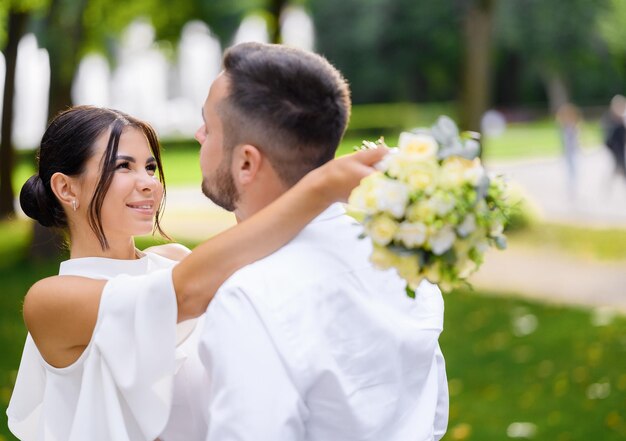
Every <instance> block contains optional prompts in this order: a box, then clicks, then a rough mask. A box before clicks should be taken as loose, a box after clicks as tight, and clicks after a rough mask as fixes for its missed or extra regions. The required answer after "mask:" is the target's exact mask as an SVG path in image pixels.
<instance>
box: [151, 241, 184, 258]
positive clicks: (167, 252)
mask: <svg viewBox="0 0 626 441" xmlns="http://www.w3.org/2000/svg"><path fill="white" fill-rule="evenodd" d="M143 251H144V252H149V253H154V254H158V255H159V256H163V257H166V258H168V259H171V260H183V259H184V258H185V257H187V256H188V255H189V253H191V250H190V249H189V248H187V247H186V246H185V245H181V244H179V243H166V244H164V245H157V246H154V247H150V248H146V249H145V250H143Z"/></svg>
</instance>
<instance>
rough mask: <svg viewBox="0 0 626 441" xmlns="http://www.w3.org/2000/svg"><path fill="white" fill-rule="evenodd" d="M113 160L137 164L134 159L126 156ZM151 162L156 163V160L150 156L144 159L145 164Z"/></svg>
mask: <svg viewBox="0 0 626 441" xmlns="http://www.w3.org/2000/svg"><path fill="white" fill-rule="evenodd" d="M115 160H116V161H128V162H132V163H133V164H134V163H135V162H137V160H136V159H135V158H134V157H132V156H126V155H117V157H116V158H115ZM152 162H156V159H155V158H154V156H150V157H149V158H148V159H146V164H149V163H152Z"/></svg>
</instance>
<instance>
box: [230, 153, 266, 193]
mask: <svg viewBox="0 0 626 441" xmlns="http://www.w3.org/2000/svg"><path fill="white" fill-rule="evenodd" d="M264 160H266V159H265V158H264V156H263V154H262V153H261V151H260V150H259V149H258V148H256V147H255V146H253V145H250V144H243V145H239V146H237V147H235V151H234V152H233V161H232V167H233V168H232V172H233V177H234V178H235V181H236V182H237V183H239V184H240V185H242V186H245V185H248V184H250V183H251V182H253V181H254V180H255V178H256V177H257V174H258V173H259V170H260V169H261V164H262V162H263V161H264Z"/></svg>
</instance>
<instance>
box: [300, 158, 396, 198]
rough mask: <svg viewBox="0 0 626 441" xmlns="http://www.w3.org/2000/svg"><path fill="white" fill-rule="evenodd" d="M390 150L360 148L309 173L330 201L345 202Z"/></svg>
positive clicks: (318, 188) (322, 193)
mask: <svg viewBox="0 0 626 441" xmlns="http://www.w3.org/2000/svg"><path fill="white" fill-rule="evenodd" d="M388 152H389V149H387V148H385V147H378V148H375V149H367V150H360V151H358V152H356V153H352V154H350V155H346V156H342V157H340V158H337V159H334V160H332V161H330V162H327V163H326V164H324V165H323V166H321V167H319V168H318V169H316V170H314V171H312V172H311V173H309V176H310V178H311V179H313V180H315V184H314V185H315V186H316V188H317V190H318V191H319V192H320V193H319V194H320V195H322V196H323V197H324V198H325V199H327V201H328V203H329V204H330V203H333V202H345V201H347V200H348V197H349V196H350V193H351V192H352V190H353V189H354V188H355V187H356V186H357V185H359V183H360V182H361V179H363V178H364V177H366V176H367V175H369V174H371V173H373V172H375V171H376V169H375V168H374V165H376V163H378V162H379V161H381V160H382V159H383V157H384V156H385V155H386V154H387V153H388Z"/></svg>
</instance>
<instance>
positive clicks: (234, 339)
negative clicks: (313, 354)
mask: <svg viewBox="0 0 626 441" xmlns="http://www.w3.org/2000/svg"><path fill="white" fill-rule="evenodd" d="M199 351H200V358H201V360H202V362H203V364H204V365H205V367H206V369H207V372H208V375H209V378H210V391H209V399H208V401H207V408H206V409H205V412H206V415H207V421H208V434H207V437H206V440H207V441H217V440H219V441H223V440H237V441H248V440H250V441H253V440H254V441H264V440H267V441H298V440H302V439H304V436H305V427H304V418H305V415H306V412H307V411H306V407H305V405H304V402H303V401H302V399H301V397H300V394H299V392H298V390H297V389H296V387H295V385H294V384H293V382H292V381H291V378H290V375H289V372H288V371H287V369H286V367H285V365H284V363H283V362H282V359H281V357H280V355H279V353H278V352H277V349H276V346H275V343H274V342H273V340H272V338H271V336H270V335H269V334H268V332H267V328H266V327H265V325H264V323H263V322H262V320H261V318H260V316H259V314H258V312H257V310H256V309H255V308H254V305H252V303H251V302H250V300H249V298H248V297H247V296H246V295H245V293H243V292H241V291H240V290H228V289H225V290H222V291H220V293H219V294H218V295H217V296H216V297H215V299H214V300H213V302H212V303H211V305H210V306H209V309H208V310H207V317H206V321H205V326H204V329H203V332H202V334H201V337H200V347H199Z"/></svg>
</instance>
